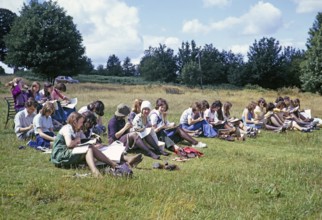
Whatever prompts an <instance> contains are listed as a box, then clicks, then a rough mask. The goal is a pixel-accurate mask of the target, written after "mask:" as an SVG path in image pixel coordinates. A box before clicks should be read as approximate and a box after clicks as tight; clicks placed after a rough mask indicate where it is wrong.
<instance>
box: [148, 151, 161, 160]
mask: <svg viewBox="0 0 322 220" xmlns="http://www.w3.org/2000/svg"><path fill="white" fill-rule="evenodd" d="M149 156H150V157H152V158H153V159H155V160H160V156H159V155H156V154H155V153H153V152H150V153H149Z"/></svg>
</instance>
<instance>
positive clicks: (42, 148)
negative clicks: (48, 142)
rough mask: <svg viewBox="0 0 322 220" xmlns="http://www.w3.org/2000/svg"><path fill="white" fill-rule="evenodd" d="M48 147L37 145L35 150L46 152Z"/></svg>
mask: <svg viewBox="0 0 322 220" xmlns="http://www.w3.org/2000/svg"><path fill="white" fill-rule="evenodd" d="M47 149H48V148H45V147H42V146H37V147H36V150H40V151H42V152H46V151H47Z"/></svg>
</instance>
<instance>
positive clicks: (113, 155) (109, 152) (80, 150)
mask: <svg viewBox="0 0 322 220" xmlns="http://www.w3.org/2000/svg"><path fill="white" fill-rule="evenodd" d="M90 141H91V140H90ZM86 143H87V144H86ZM86 143H83V144H81V146H80V145H78V147H75V148H73V151H72V154H85V153H86V152H87V151H88V148H89V145H90V144H88V142H86ZM99 150H100V151H102V153H103V154H105V156H106V157H108V158H109V159H110V160H113V161H115V162H117V163H119V162H120V160H121V156H122V154H123V152H124V150H125V146H124V145H123V143H121V142H119V141H115V142H113V143H112V144H110V145H106V146H103V147H101V148H100V149H99Z"/></svg>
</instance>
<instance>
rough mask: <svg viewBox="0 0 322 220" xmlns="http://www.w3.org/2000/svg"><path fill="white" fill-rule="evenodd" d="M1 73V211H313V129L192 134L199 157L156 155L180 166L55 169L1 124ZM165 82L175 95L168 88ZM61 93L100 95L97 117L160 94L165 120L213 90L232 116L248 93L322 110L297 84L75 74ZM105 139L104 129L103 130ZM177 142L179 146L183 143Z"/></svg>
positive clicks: (316, 183)
mask: <svg viewBox="0 0 322 220" xmlns="http://www.w3.org/2000/svg"><path fill="white" fill-rule="evenodd" d="M11 78H12V76H1V78H0V82H1V84H0V96H1V97H0V100H1V101H0V103H1V105H0V161H1V169H0V219H122V220H123V219H140V220H141V219H167V220H170V219H322V160H321V158H322V149H321V146H322V144H321V143H322V135H321V134H322V131H321V130H320V131H314V132H312V133H301V132H295V131H292V132H287V133H286V134H276V133H272V132H267V131H263V132H261V133H260V135H259V137H258V138H256V139H246V141H245V142H228V141H223V140H219V139H216V138H212V139H206V138H199V139H200V140H201V141H202V142H205V143H207V144H208V148H206V149H201V150H200V151H202V152H203V153H204V154H205V156H204V157H202V158H199V159H191V160H189V161H186V162H184V163H183V162H174V161H172V158H174V157H175V155H174V154H172V155H171V156H169V157H164V156H162V160H161V161H159V162H161V163H164V162H165V161H169V163H173V164H177V165H178V166H179V167H180V170H176V171H167V170H155V169H152V165H153V163H154V162H157V161H155V160H152V159H151V158H149V157H145V158H144V160H143V162H142V163H141V164H140V165H139V166H138V168H136V169H134V177H133V178H132V179H125V178H113V177H111V176H108V175H107V176H104V178H102V179H95V178H91V177H87V178H76V177H73V174H75V173H88V172H89V170H88V169H86V168H85V169H80V168H79V169H60V168H56V167H55V166H54V165H52V164H51V162H49V157H50V156H49V155H48V154H43V153H41V152H38V151H35V150H34V149H31V148H28V147H27V148H26V149H23V150H19V149H18V147H19V146H20V145H24V146H26V142H21V141H18V140H17V139H16V136H15V134H14V131H13V129H12V121H11V122H10V125H9V126H8V128H7V129H4V122H5V117H6V111H7V107H6V103H5V101H4V99H3V97H5V96H11V94H10V92H9V89H8V88H5V87H4V84H5V83H6V82H8V81H10V80H11ZM169 87H173V88H174V90H173V91H178V90H179V91H180V93H182V94H169V93H166V91H169ZM67 90H68V91H67V92H66V95H67V96H68V97H77V98H78V105H77V107H78V108H80V107H81V106H83V105H87V104H88V103H90V102H91V101H94V100H96V99H100V100H102V101H103V102H104V104H105V108H106V110H105V115H104V123H105V124H107V122H108V120H109V119H110V118H111V117H112V115H113V113H114V112H115V110H116V106H117V105H118V104H119V103H121V102H123V103H127V104H128V105H130V106H131V104H132V101H133V100H134V99H135V98H142V99H145V100H149V101H151V103H154V102H155V100H156V99H157V98H159V97H163V98H165V99H166V100H167V101H168V103H169V106H170V110H169V119H170V120H171V121H175V122H179V117H180V115H181V113H182V111H183V110H184V109H186V108H187V107H188V106H189V105H190V104H191V103H192V101H196V100H203V99H206V100H208V102H209V103H212V102H213V101H214V100H217V99H220V100H221V101H222V102H224V101H230V102H232V103H233V108H232V115H234V116H237V117H240V116H241V113H242V110H243V108H244V107H245V106H246V105H247V104H248V102H249V101H252V100H257V99H258V98H260V97H264V98H265V99H266V100H267V101H268V102H269V101H274V100H275V98H276V97H277V96H279V95H282V96H284V95H288V96H290V97H291V98H295V97H298V98H300V100H301V105H302V108H311V109H312V112H313V114H314V115H315V116H317V117H320V118H321V117H322V108H321V106H322V97H321V96H318V95H315V94H309V93H299V92H298V91H297V90H296V89H283V90H279V91H267V90H263V89H253V90H251V89H244V90H228V89H227V90H226V89H218V90H210V89H205V90H200V89H189V88H185V87H175V86H162V85H117V84H93V83H81V84H74V85H68V86H67ZM103 140H104V142H107V138H106V136H103ZM185 144H186V143H180V144H179V145H182V146H185Z"/></svg>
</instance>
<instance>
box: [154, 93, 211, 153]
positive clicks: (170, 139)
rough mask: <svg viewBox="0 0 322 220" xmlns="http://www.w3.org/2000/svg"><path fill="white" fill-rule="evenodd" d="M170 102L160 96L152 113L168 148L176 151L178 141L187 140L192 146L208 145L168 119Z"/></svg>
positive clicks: (158, 133) (157, 131)
mask: <svg viewBox="0 0 322 220" xmlns="http://www.w3.org/2000/svg"><path fill="white" fill-rule="evenodd" d="M168 108H169V106H168V103H167V101H166V100H165V99H163V98H159V99H157V101H156V105H155V109H153V110H152V111H151V113H150V118H151V124H152V127H153V128H154V131H155V133H156V134H157V136H158V138H159V140H161V141H163V142H165V147H166V148H167V149H172V150H174V151H175V152H176V151H178V150H179V149H180V147H179V146H178V145H176V143H177V142H179V141H181V140H186V141H188V142H189V143H190V144H192V147H197V148H203V147H206V146H207V145H206V144H204V143H202V142H198V141H197V140H195V139H193V138H192V137H191V136H190V135H189V134H188V133H187V132H185V131H184V130H183V129H182V128H181V127H180V126H175V124H174V123H170V122H169V121H168V120H167V111H168Z"/></svg>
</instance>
